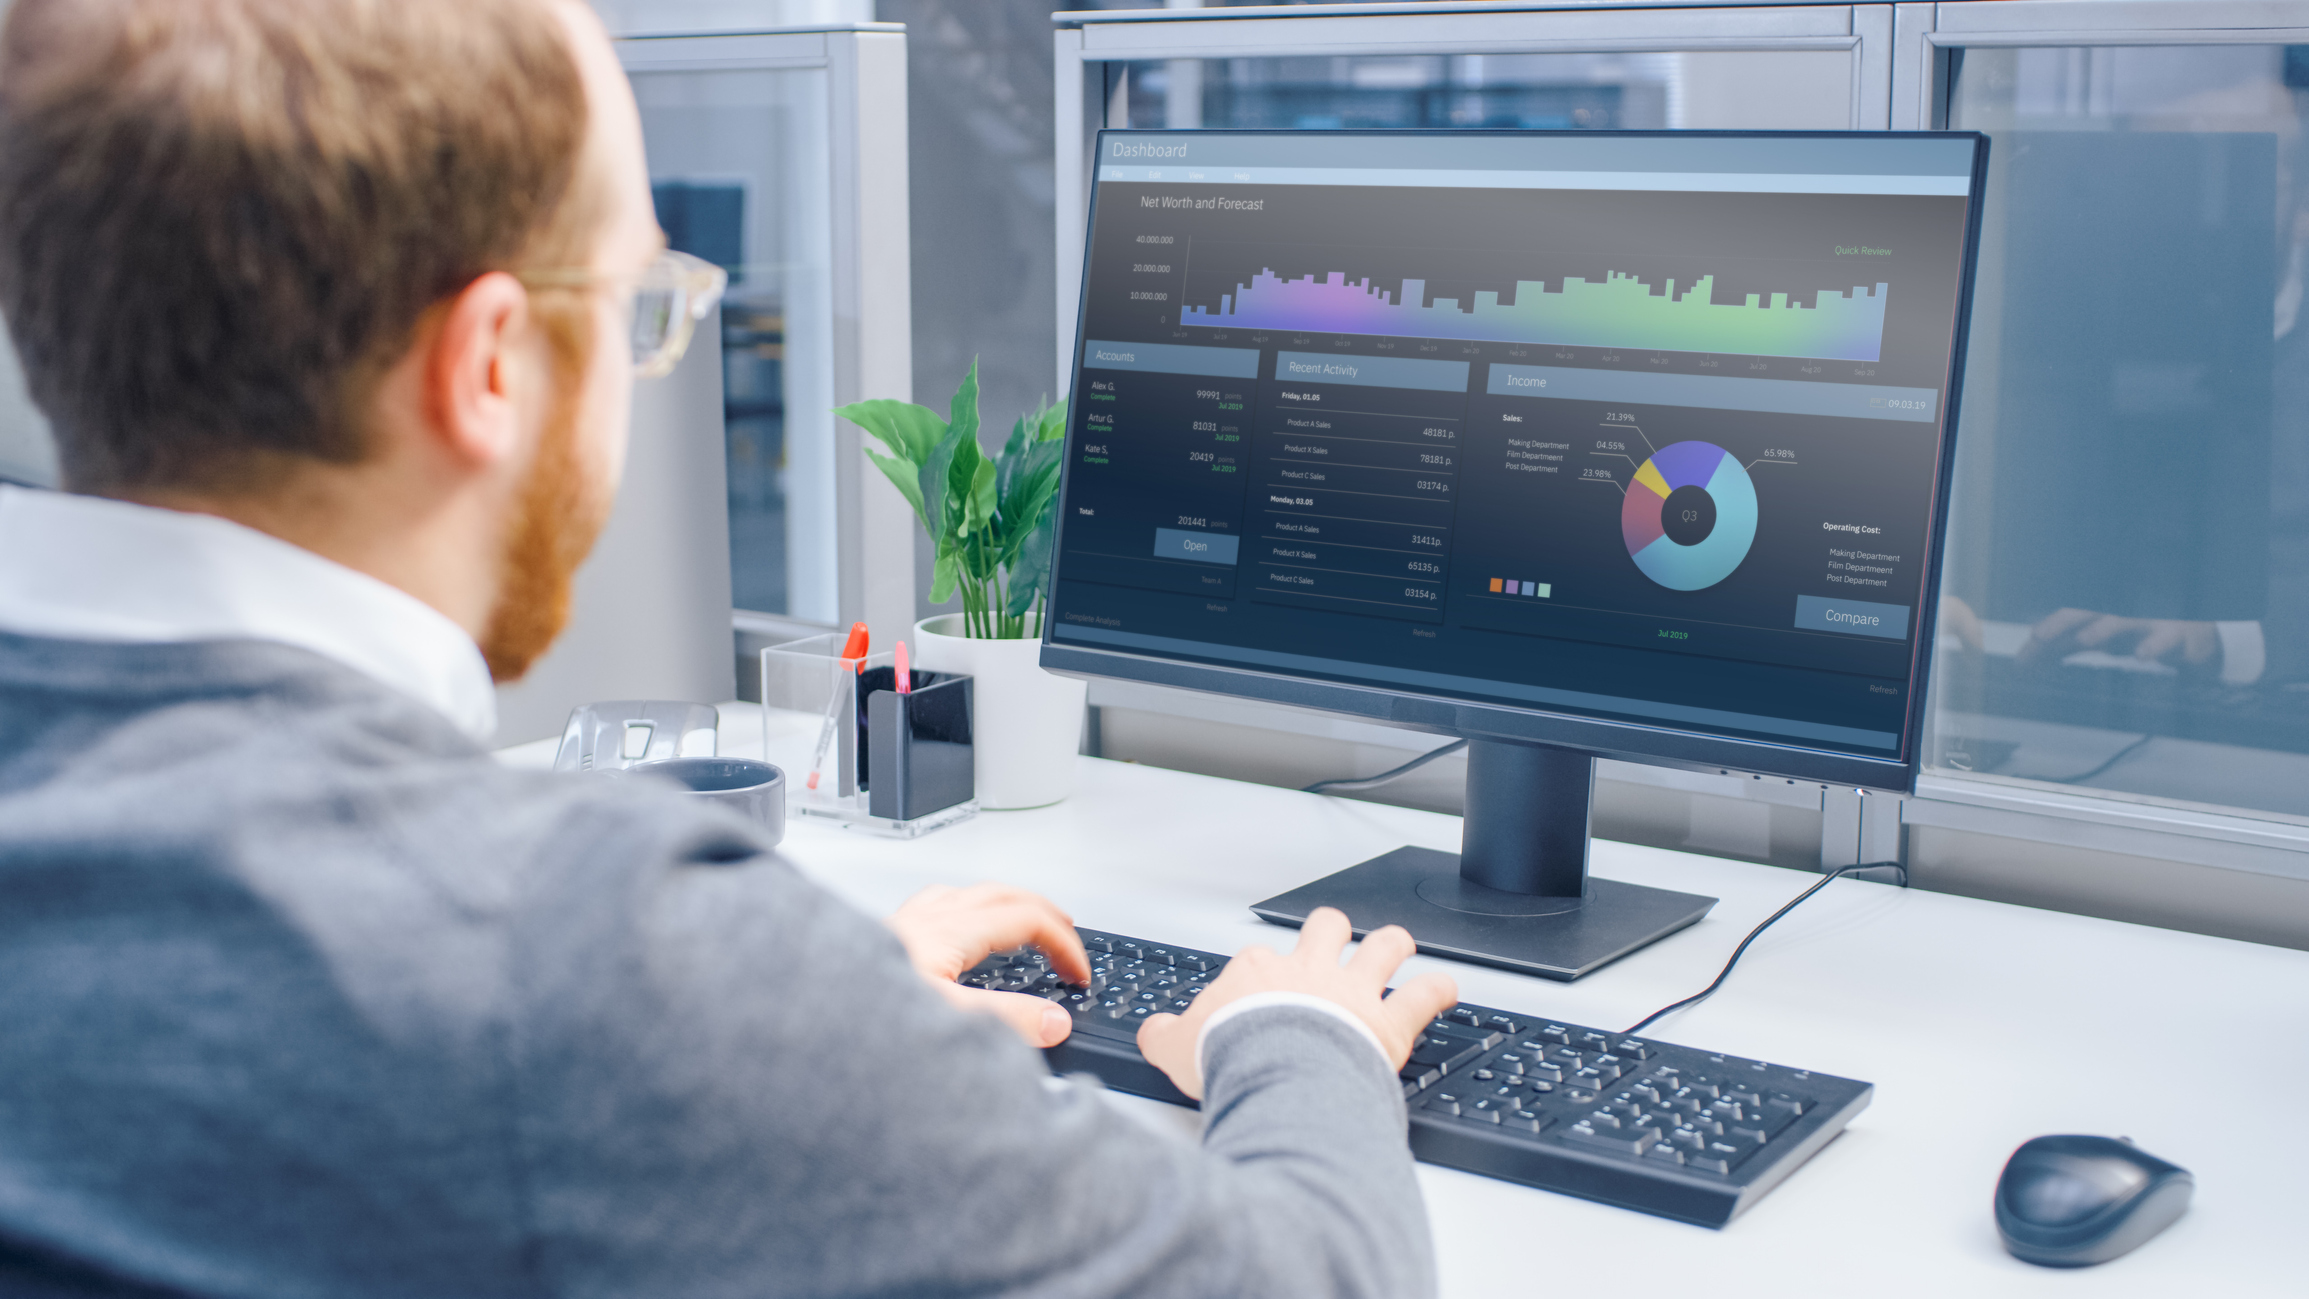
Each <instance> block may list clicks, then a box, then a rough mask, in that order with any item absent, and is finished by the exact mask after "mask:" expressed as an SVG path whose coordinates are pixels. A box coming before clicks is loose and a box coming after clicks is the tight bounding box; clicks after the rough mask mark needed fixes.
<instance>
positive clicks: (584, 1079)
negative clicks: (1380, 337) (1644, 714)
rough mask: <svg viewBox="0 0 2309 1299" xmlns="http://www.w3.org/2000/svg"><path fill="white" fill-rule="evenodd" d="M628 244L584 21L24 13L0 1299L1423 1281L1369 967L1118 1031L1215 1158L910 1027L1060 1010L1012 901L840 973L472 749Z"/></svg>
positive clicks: (4, 822) (560, 591) (704, 860)
mask: <svg viewBox="0 0 2309 1299" xmlns="http://www.w3.org/2000/svg"><path fill="white" fill-rule="evenodd" d="M662 249H663V241H662V237H661V236H660V234H659V232H658V230H657V227H656V224H655V222H654V220H653V219H652V215H651V211H650V201H649V191H648V188H647V181H646V173H645V169H644V166H643V162H642V155H641V144H640V128H639V123H638V117H637V114H636V112H635V109H634V106H633V102H632V100H631V97H630V95H629V94H628V92H627V90H626V87H625V82H624V79H623V77H622V75H621V74H620V72H619V70H618V67H617V64H616V61H615V58H614V56H613V54H612V52H611V50H610V48H609V46H608V43H607V42H606V40H605V39H604V37H603V35H602V33H601V30H600V29H599V27H598V26H597V25H596V24H595V23H594V22H593V20H592V18H591V17H590V15H589V14H588V13H587V12H586V11H585V10H583V9H582V8H581V7H579V6H578V5H576V4H575V3H572V2H570V0H17V3H16V5H15V7H14V10H13V12H12V13H11V14H10V15H9V18H8V21H7V26H6V28H5V30H4V32H0V310H4V311H5V313H6V317H7V322H8V326H9V330H10V332H11V334H12V336H13V338H14V340H15V342H16V345H17V347H18V349H19V351H20V353H21V356H22V359H23V362H24V369H25V372H26V375H27V378H28V382H29V384H30V386H31V390H32V392H33V395H34V397H35V399H36V400H37V401H38V402H39V404H40V406H41V408H42V409H43V411H44V412H46V414H47V415H48V416H49V418H50V420H51V422H52V424H53V426H54V427H55V429H56V433H57V438H58V443H59V451H60V455H61V459H62V463H63V465H64V468H65V475H66V479H67V486H68V488H69V489H70V494H65V493H34V492H25V491H17V490H8V491H7V492H6V494H5V495H0V723H4V730H5V733H6V735H7V736H8V743H7V745H6V746H5V747H4V748H0V988H4V989H6V993H5V995H4V996H0V1292H5V1293H8V1294H12V1295H13V1294H68V1295H88V1294H156V1293H167V1294H179V1293H189V1294H198V1295H217V1296H223V1295H232V1296H241V1295H251V1296H254V1295H291V1294H295V1295H329V1296H369V1295H402V1294H406V1295H423V1296H482V1295H513V1294H518V1295H541V1294H553V1295H604V1296H607V1295H619V1296H633V1295H647V1296H679V1295H708V1294H711V1295H725V1294H728V1295H740V1294H743V1295H751V1294H773V1293H793V1294H812V1295H842V1294H869V1293H871V1294H970V1295H982V1294H1018V1295H1104V1294H1134V1295H1138V1294H1146V1295H1181V1296H1186V1295H1194V1296H1207V1295H1238V1294H1242V1295H1248V1294H1310V1295H1313V1294H1326V1295H1327V1294H1359V1295H1385V1296H1390V1297H1393V1296H1405V1295H1416V1294H1421V1293H1426V1292H1428V1291H1430V1290H1431V1289H1432V1285H1433V1280H1432V1275H1431V1274H1432V1263H1431V1259H1430V1256H1429V1246H1428V1243H1427V1234H1426V1224H1425V1221H1424V1218H1423V1215H1422V1211H1421V1208H1420V1204H1419V1198H1418V1193H1417V1189H1416V1186H1415V1183H1414V1181H1413V1179H1412V1170H1411V1165H1410V1162H1409V1159H1408V1156H1407V1154H1406V1153H1405V1149H1404V1117H1403V1110H1402V1101H1401V1098H1400V1096H1399V1094H1398V1090H1397V1084H1396V1082H1395V1079H1394V1070H1395V1069H1396V1068H1397V1067H1399V1066H1400V1065H1401V1063H1402V1062H1403V1059H1404V1057H1405V1054H1406V1052H1407V1051H1408V1048H1409V1045H1410V1043H1411V1042H1412V1040H1413V1039H1414V1037H1415V1035H1416V1033H1417V1031H1418V1029H1419V1027H1420V1026H1421V1025H1423V1024H1424V1023H1425V1022H1426V1021H1427V1020H1428V1019H1429V1018H1431V1017H1432V1016H1433V1015H1435V1014H1436V1013H1438V1012H1439V1011H1440V1010H1441V1009H1442V1008H1443V1007H1444V1006H1446V1005H1448V1004H1449V1003H1450V1002H1451V1001H1452V1000H1453V999H1454V996H1455V994H1454V992H1453V990H1452V988H1451V986H1450V982H1449V980H1447V979H1445V978H1442V977H1441V976H1434V975H1430V976H1426V977H1424V978H1421V979H1415V980H1412V981H1410V982H1408V983H1407V984H1406V985H1405V986H1404V987H1403V988H1402V989H1400V990H1398V991H1397V992H1396V993H1395V994H1393V995H1392V996H1388V997H1385V998H1384V999H1382V991H1383V988H1384V985H1385V983H1386V981H1387V979H1388V977H1389V976H1390V975H1392V974H1393V972H1394V971H1395V969H1396V967H1397V966H1398V965H1399V964H1400V962H1401V961H1402V960H1403V959H1404V958H1405V957H1406V956H1407V955H1408V954H1409V952H1410V950H1411V948H1410V942H1409V939H1408V938H1407V937H1406V936H1405V935H1403V934H1402V933H1401V931H1399V930H1397V931H1381V932H1380V933H1379V934H1375V935H1373V936H1372V937H1371V938H1370V939H1369V940H1368V941H1366V942H1365V943H1364V944H1363V945H1362V947H1361V948H1360V949H1359V950H1358V951H1357V953H1356V954H1355V956H1354V957H1353V958H1352V960H1351V961H1349V962H1347V963H1346V964H1345V965H1342V964H1341V963H1340V961H1341V956H1342V953H1343V951H1344V948H1345V944H1346V941H1347V938H1348V932H1347V925H1346V921H1345V919H1344V918H1343V917H1340V916H1338V915H1337V914H1336V913H1325V914H1322V915H1320V916H1318V917H1316V918H1314V919H1312V920H1310V922H1309V924H1308V926H1307V929H1306V931H1305V932H1304V933H1303V934H1302V936H1301V938H1300V940H1299V945H1298V950H1297V952H1295V953H1294V954H1292V955H1290V956H1277V955H1275V954H1273V953H1266V952H1263V951H1261V950H1260V949H1253V950H1252V951H1251V952H1248V953H1246V954H1245V956H1244V957H1243V958H1242V959H1238V960H1237V961H1236V962H1235V963H1234V964H1233V965H1231V966H1230V967H1229V969H1228V970H1227V972H1226V973H1225V975H1224V976H1223V977H1222V978H1220V979H1219V980H1218V981H1216V982H1215V983H1214V984H1213V985H1212V986H1211V988H1210V990H1209V992H1208V993H1206V994H1205V995H1204V997H1203V998H1202V999H1201V1000H1200V1001H1199V1002H1198V1004H1197V1005H1196V1007H1195V1009H1194V1011H1193V1012H1192V1013H1191V1014H1189V1015H1187V1016H1185V1017H1184V1018H1183V1019H1182V1018H1175V1017H1159V1018H1158V1019H1157V1020H1156V1021H1153V1022H1150V1023H1149V1024H1148V1025H1147V1027H1146V1029H1145V1032H1144V1033H1143V1034H1142V1038H1141V1041H1142V1045H1143V1046H1144V1048H1145V1049H1146V1051H1147V1053H1148V1055H1149V1056H1150V1057H1151V1058H1152V1059H1153V1060H1154V1061H1155V1062H1156V1063H1157V1064H1158V1065H1160V1066H1161V1067H1162V1068H1163V1069H1164V1070H1165V1071H1166V1072H1168V1073H1169V1075H1170V1076H1171V1077H1172V1078H1173V1079H1174V1080H1176V1081H1177V1082H1178V1083H1179V1084H1180V1085H1181V1086H1182V1087H1184V1088H1185V1089H1186V1090H1188V1091H1189V1092H1195V1093H1199V1094H1201V1095H1204V1096H1205V1097H1206V1098H1207V1099H1208V1100H1209V1101H1210V1102H1211V1104H1210V1105H1209V1106H1208V1107H1207V1109H1206V1114H1207V1115H1208V1116H1209V1117H1208V1120H1207V1126H1206V1129H1205V1132H1204V1137H1203V1140H1202V1142H1201V1144H1200V1146H1199V1147H1197V1146H1194V1145H1190V1144H1187V1143H1183V1142H1179V1141H1175V1140H1172V1139H1168V1138H1165V1137H1162V1136H1159V1135H1157V1134H1155V1133H1153V1132H1151V1131H1149V1130H1147V1129H1145V1128H1143V1127H1142V1126H1140V1125H1138V1124H1136V1123H1134V1122H1131V1121H1129V1120H1128V1119H1127V1118H1126V1117H1125V1116H1122V1115H1120V1114H1119V1113H1117V1112H1115V1111H1113V1110H1112V1109H1111V1108H1110V1107H1108V1106H1106V1105H1105V1104H1104V1103H1102V1102H1101V1101H1100V1100H1099V1098H1098V1097H1097V1096H1096V1094H1095V1093H1094V1092H1093V1091H1092V1090H1090V1089H1088V1088H1086V1087H1085V1086H1083V1085H1080V1084H1076V1083H1070V1082H1060V1081H1057V1080H1054V1079H1052V1078H1051V1077H1050V1076H1049V1075H1048V1073H1047V1071H1046V1070H1045V1069H1044V1068H1043V1066H1042V1062H1041V1060H1040V1059H1039V1057H1038V1056H1037V1055H1036V1054H1035V1052H1034V1051H1033V1049H1032V1047H1033V1046H1035V1045H1042V1044H1047V1043H1048V1042H1051V1041H1054V1040H1056V1039H1057V1038H1058V1037H1060V1036H1063V1034H1064V1032H1065V1027H1066V1024H1065V1019H1064V1016H1063V1015H1058V1014H1056V1013H1055V1010H1054V1008H1052V1007H1050V1006H1048V1005H1047V1004H1046V1003H1043V1002H1040V1001H1038V1000H1033V999H1029V998H1025V997H1019V996H1015V995H1011V994H998V993H988V992H978V991H975V990H968V989H964V988H961V987H958V986H957V985H956V984H955V983H954V979H955V977H956V976H957V975H958V974H959V973H960V972H961V971H962V970H963V969H964V968H966V967H967V966H969V965H970V964H972V963H973V962H975V961H976V960H977V959H978V958H979V957H980V956H982V955H983V954H984V953H986V952H987V951H989V950H992V949H998V948H1002V947H1006V946H1009V945H1013V944H1016V943H1020V942H1034V943H1037V944H1040V945H1041V946H1043V947H1044V948H1046V949H1047V950H1048V951H1050V952H1051V953H1052V956H1053V959H1054V961H1055V962H1056V964H1057V965H1058V967H1059V968H1060V969H1061V970H1062V971H1066V972H1071V973H1074V974H1083V973H1086V972H1087V971H1086V966H1085V962H1084V959H1083V954H1082V950H1081V947H1080V945H1079V944H1078V943H1077V941H1076V940H1075V938H1074V936H1073V933H1072V930H1071V929H1070V928H1069V927H1068V921H1067V918H1066V917H1065V916H1064V915H1063V914H1061V913H1060V912H1059V911H1058V910H1057V909H1056V908H1055V907H1053V906H1052V905H1051V904H1049V903H1048V902H1046V901H1043V900H1041V899H1039V898H1035V897H1031V896H1029V895H1026V894H1022V893H1018V892H1015V891H1010V890H1004V889H1000V888H994V887H990V886H980V887H978V888H975V889H969V890H938V891H933V892H932V893H930V894H926V895H924V896H923V897H921V898H918V899H916V900H915V901H914V902H911V903H909V904H908V905H907V906H906V907H905V908H904V909H902V910H901V911H900V912H899V914H898V915H896V916H894V917H892V918H891V920H890V921H889V922H888V925H887V927H884V926H881V925H877V924H876V923H874V922H873V921H872V920H870V919H867V918H865V917H862V916H859V915H857V914H856V913H854V912H852V911H851V910H849V909H848V908H847V907H845V906H844V905H843V904H842V903H840V902H839V901H837V900H836V899H834V898H833V897H831V896H829V895H828V894H826V893H824V892H823V891H821V890H819V889H817V888H815V887H813V886H812V885H810V884H809V883H808V882H807V881H805V880H804V879H802V878H801V877H800V876H799V875H798V874H796V873H795V872H794V871H793V870H792V869H791V868H789V867H788V866H786V865H784V864H782V863H781V862H779V861H778V860H776V859H775V858H774V857H773V856H771V855H770V854H769V853H768V852H767V851H766V850H765V849H764V847H763V845H762V843H761V842H760V840H759V838H758V837H757V836H756V835H755V834H754V832H753V831H752V830H751V829H749V827H747V826H746V825H745V824H744V823H742V822H741V821H739V820H737V819H735V818H732V817H729V816H726V815H723V814H718V813H716V812H715V811H714V810H713V809H711V808H701V807H697V806H693V805H692V803H691V802H690V801H687V800H684V799H683V798H682V797H681V796H679V795H678V794H676V793H675V792H673V791H672V790H671V788H670V787H668V788H665V789H663V790H658V789H652V788H649V787H646V785H645V784H643V783H635V782H624V783H621V784H618V785H611V786H603V785H595V784H590V783H580V782H570V781H566V780H563V779H558V778H553V777H548V776H544V775H540V774H534V773H522V772H515V771H510V770H507V769H503V768H501V767H499V766H497V765H496V764H494V763H493V762H492V761H491V760H490V759H489V757H488V756H487V754H486V752H485V750H484V749H483V748H482V747H481V744H480V740H481V739H482V738H483V737H484V736H485V735H486V734H487V732H488V730H489V728H490V726H491V725H492V720H491V694H490V678H491V676H492V675H494V676H495V677H497V678H498V679H501V680H502V679H510V678H512V677H516V676H518V675H519V674H520V673H521V671H522V670H523V669H524V668H525V667H526V666H527V665H528V664H529V663H530V662H531V661H532V660H533V659H534V658H535V657H536V656H537V655H538V654H539V653H541V652H542V651H543V650H544V649H545V647H546V646H547V644H548V643H549V642H550V641H551V639H552V637H553V635H554V633H555V632H556V631H557V630H558V629H559V626H560V624H561V620H562V614H563V609H564V606H565V604H566V600H567V591H568V583H569V577H570V573H571V571H572V570H573V569H574V568H575V566H576V565H577V563H578V561H579V560H580V558H581V557H582V556H583V554H584V552H585V550H586V549H587V547H588V546H589V545H590V543H591V541H592V538H593V536H594V533H595V532H596V530H597V529H598V528H599V526H600V524H601V521H602V519H603V517H604V515H605V513H606V511H607V508H608V504H609V501H610V498H611V495H612V493H613V490H614V484H615V482H616V479H617V475H618V469H619V464H620V461H621V457H622V452H623V445H624V438H625V424H626V410H627V401H628V397H629V386H630V383H631V381H632V375H633V371H634V369H635V368H636V365H637V363H639V364H641V365H645V366H646V365H652V364H663V363H664V362H665V361H666V359H667V357H666V349H665V348H662V347H655V346H651V347H642V346H640V345H639V344H637V343H636V342H635V341H634V338H635V336H634V334H633V331H632V329H631V324H630V312H631V310H632V303H633V299H634V295H635V293H636V291H637V289H638V288H642V287H647V286H659V287H662V286H663V285H665V284H668V283H672V282H674V281H675V280H678V279H679V278H680V277H679V275H678V274H677V273H676V272H674V271H669V270H667V269H666V268H664V267H663V266H662V265H660V264H659V258H660V257H661V254H662ZM674 346H678V341H677V342H676V343H675V344H674ZM637 351H642V352H647V353H648V354H647V355H636V354H635V353H636V352H637ZM980 1012H985V1013H980ZM1005 1022H1006V1023H1007V1027H1006V1026H1005ZM1021 1038H1024V1039H1025V1040H1023V1041H1022V1040H1021Z"/></svg>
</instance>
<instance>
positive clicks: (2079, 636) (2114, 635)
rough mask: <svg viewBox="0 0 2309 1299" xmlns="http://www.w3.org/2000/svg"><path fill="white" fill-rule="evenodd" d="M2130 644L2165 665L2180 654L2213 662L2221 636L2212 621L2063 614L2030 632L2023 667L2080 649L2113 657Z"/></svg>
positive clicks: (2022, 650) (2143, 655)
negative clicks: (2037, 659)
mask: <svg viewBox="0 0 2309 1299" xmlns="http://www.w3.org/2000/svg"><path fill="white" fill-rule="evenodd" d="M2127 639H2130V640H2131V641H2132V651H2133V657H2134V658H2137V659H2144V660H2147V661H2149V662H2161V661H2164V660H2167V659H2170V658H2171V657H2173V656H2174V655H2175V654H2176V653H2177V654H2178V655H2179V656H2180V657H2181V659H2182V661H2183V662H2186V663H2190V664H2195V665H2202V664H2206V663H2210V662H2211V661H2212V660H2213V656H2214V655H2216V654H2219V653H2220V652H2221V638H2220V634H2219V633H2218V632H2217V631H2215V630H2214V628H2213V624H2211V623H2209V622H2184V621H2182V620H2181V619H2178V618H2119V617H2117V616H2116V615H2114V614H2106V613H2095V612H2093V611H2092V610H2090V609H2061V610H2058V611H2057V612H2054V613H2052V614H2049V615H2047V616H2046V617H2045V618H2044V619H2043V620H2042V621H2040V622H2038V623H2037V625H2036V626H2034V627H2032V628H2030V629H2029V633H2028V642H2027V643H2026V644H2024V645H2022V646H2021V647H2020V654H2019V655H2018V657H2019V659H2020V660H2021V661H2022V662H2023V663H2025V662H2028V661H2029V660H2031V659H2034V658H2037V657H2039V656H2042V655H2050V656H2052V657H2054V658H2063V657H2066V656H2067V655H2070V654H2073V653H2075V652H2077V651H2078V650H2105V651H2107V652H2109V653H2111V654H2114V653H2117V652H2118V647H2119V646H2121V645H2123V644H2124V642H2125V641H2126V640H2127Z"/></svg>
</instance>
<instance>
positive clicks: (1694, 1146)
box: [1668, 1128, 1708, 1153]
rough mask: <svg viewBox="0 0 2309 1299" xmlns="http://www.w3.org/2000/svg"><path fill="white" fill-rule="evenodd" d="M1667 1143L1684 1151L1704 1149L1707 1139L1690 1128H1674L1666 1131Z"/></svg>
mask: <svg viewBox="0 0 2309 1299" xmlns="http://www.w3.org/2000/svg"><path fill="white" fill-rule="evenodd" d="M1668 1144H1669V1145H1671V1146H1674V1147H1676V1148H1677V1149H1679V1150H1682V1151H1684V1152H1686V1153H1692V1152H1696V1151H1701V1150H1706V1149H1707V1148H1708V1139H1707V1137H1705V1136H1703V1135H1702V1134H1701V1133H1699V1132H1698V1131H1697V1130H1695V1129H1692V1128H1676V1129H1674V1130H1672V1131H1670V1132H1669V1133H1668Z"/></svg>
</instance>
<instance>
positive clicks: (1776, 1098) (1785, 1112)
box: [1764, 1092, 1812, 1119]
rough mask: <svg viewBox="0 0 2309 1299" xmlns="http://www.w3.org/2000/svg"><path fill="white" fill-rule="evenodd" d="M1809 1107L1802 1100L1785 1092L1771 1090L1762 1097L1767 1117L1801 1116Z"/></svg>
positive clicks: (1792, 1117)
mask: <svg viewBox="0 0 2309 1299" xmlns="http://www.w3.org/2000/svg"><path fill="white" fill-rule="evenodd" d="M1811 1108H1812V1107H1811V1106H1809V1105H1807V1104H1805V1103H1804V1102H1803V1101H1802V1100H1800V1099H1798V1098H1797V1097H1794V1096H1791V1095H1789V1094H1788V1093H1786V1092H1773V1093H1772V1094H1771V1095H1769V1096H1766V1097H1765V1098H1764V1115H1765V1117H1767V1118H1770V1117H1775V1116H1785V1117H1787V1118H1791V1119H1794V1118H1801V1117H1803V1115H1804V1112H1805V1111H1806V1110H1809V1109H1811Z"/></svg>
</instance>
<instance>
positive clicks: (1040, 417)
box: [1034, 398, 1066, 442]
mask: <svg viewBox="0 0 2309 1299" xmlns="http://www.w3.org/2000/svg"><path fill="white" fill-rule="evenodd" d="M1035 421H1036V427H1035V430H1034V440H1035V441H1037V442H1056V441H1058V440H1060V439H1061V438H1064V437H1065V436H1066V402H1065V400H1064V399H1063V398H1062V399H1060V400H1058V401H1055V402H1052V403H1050V404H1049V405H1047V406H1044V407H1043V408H1042V409H1041V410H1039V411H1037V412H1035Z"/></svg>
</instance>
